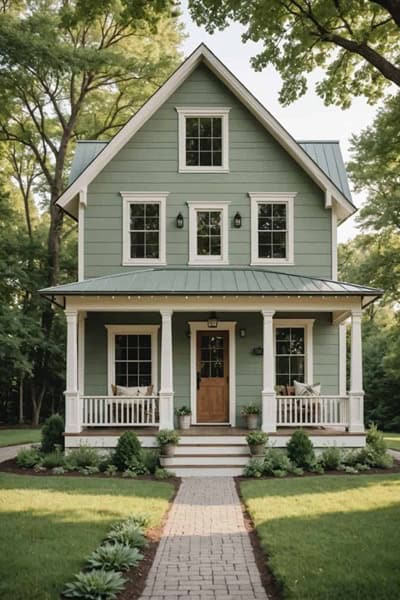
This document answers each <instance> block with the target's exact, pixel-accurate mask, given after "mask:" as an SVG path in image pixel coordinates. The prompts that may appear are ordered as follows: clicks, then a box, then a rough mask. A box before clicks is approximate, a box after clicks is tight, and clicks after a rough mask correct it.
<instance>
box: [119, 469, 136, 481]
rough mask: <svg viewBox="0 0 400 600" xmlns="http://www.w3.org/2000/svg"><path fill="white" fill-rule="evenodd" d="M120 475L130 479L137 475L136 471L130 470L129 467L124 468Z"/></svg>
mask: <svg viewBox="0 0 400 600" xmlns="http://www.w3.org/2000/svg"><path fill="white" fill-rule="evenodd" d="M122 477H130V478H131V479H133V478H135V477H137V473H135V471H132V470H131V469H126V470H125V471H124V472H123V473H122Z"/></svg>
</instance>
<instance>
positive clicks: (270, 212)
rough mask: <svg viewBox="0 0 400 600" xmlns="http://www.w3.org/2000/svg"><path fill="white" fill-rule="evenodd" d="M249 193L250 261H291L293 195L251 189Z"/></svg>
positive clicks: (278, 262)
mask: <svg viewBox="0 0 400 600" xmlns="http://www.w3.org/2000/svg"><path fill="white" fill-rule="evenodd" d="M249 196H250V199H251V263H252V264H277V265H285V264H293V254H294V252H293V236H294V224H293V200H294V196H295V194H282V193H281V194H279V193H263V192H255V193H254V192H253V193H250V194H249Z"/></svg>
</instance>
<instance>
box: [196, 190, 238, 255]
mask: <svg viewBox="0 0 400 600" xmlns="http://www.w3.org/2000/svg"><path fill="white" fill-rule="evenodd" d="M229 204H230V202H229V201H227V202H207V201H197V200H194V201H188V202H187V205H188V207H189V263H188V264H189V265H197V266H199V265H200V266H201V265H204V266H208V265H228V264H229V240H228V236H229V227H228V224H229ZM204 210H205V211H208V210H211V211H220V212H221V254H220V256H203V255H200V256H199V255H198V254H197V213H198V212H199V211H204Z"/></svg>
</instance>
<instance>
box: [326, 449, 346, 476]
mask: <svg viewBox="0 0 400 600" xmlns="http://www.w3.org/2000/svg"><path fill="white" fill-rule="evenodd" d="M342 462H343V452H341V450H340V449H339V448H337V447H336V446H331V447H330V448H325V449H324V450H323V451H322V453H321V463H322V465H323V466H324V468H325V469H327V470H328V471H337V470H338V467H339V466H340V465H341V464H342Z"/></svg>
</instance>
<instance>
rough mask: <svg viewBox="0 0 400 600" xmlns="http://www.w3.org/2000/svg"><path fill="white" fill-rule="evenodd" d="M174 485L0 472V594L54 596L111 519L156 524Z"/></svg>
mask: <svg viewBox="0 0 400 600" xmlns="http://www.w3.org/2000/svg"><path fill="white" fill-rule="evenodd" d="M173 491H174V489H173V486H172V485H171V484H169V483H164V482H162V483H161V482H157V481H134V480H122V479H110V480H109V479H100V478H87V479H86V478H72V477H69V478H67V477H65V478H63V477H57V476H54V477H32V476H28V475H9V474H5V473H0V556H1V560H0V598H1V599H2V600H27V599H28V598H29V600H50V599H51V600H53V599H54V600H56V599H58V598H59V595H60V591H61V590H62V588H63V587H64V584H65V583H67V582H68V581H70V580H71V578H72V577H73V576H74V574H75V573H77V572H78V571H79V570H80V569H81V567H82V565H83V562H84V560H85V558H86V557H87V556H88V554H90V553H91V552H92V550H94V549H95V548H96V546H97V545H98V544H99V543H100V542H101V540H102V538H103V537H104V535H105V534H106V532H107V531H108V530H109V529H110V527H111V525H112V523H113V522H115V521H118V520H121V519H123V518H125V517H127V516H128V515H129V514H132V513H138V512H146V513H148V514H149V515H150V516H151V525H156V524H158V523H159V522H160V520H161V518H162V516H163V515H164V513H165V511H166V510H167V507H168V501H169V499H170V498H171V497H172V495H173Z"/></svg>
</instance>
